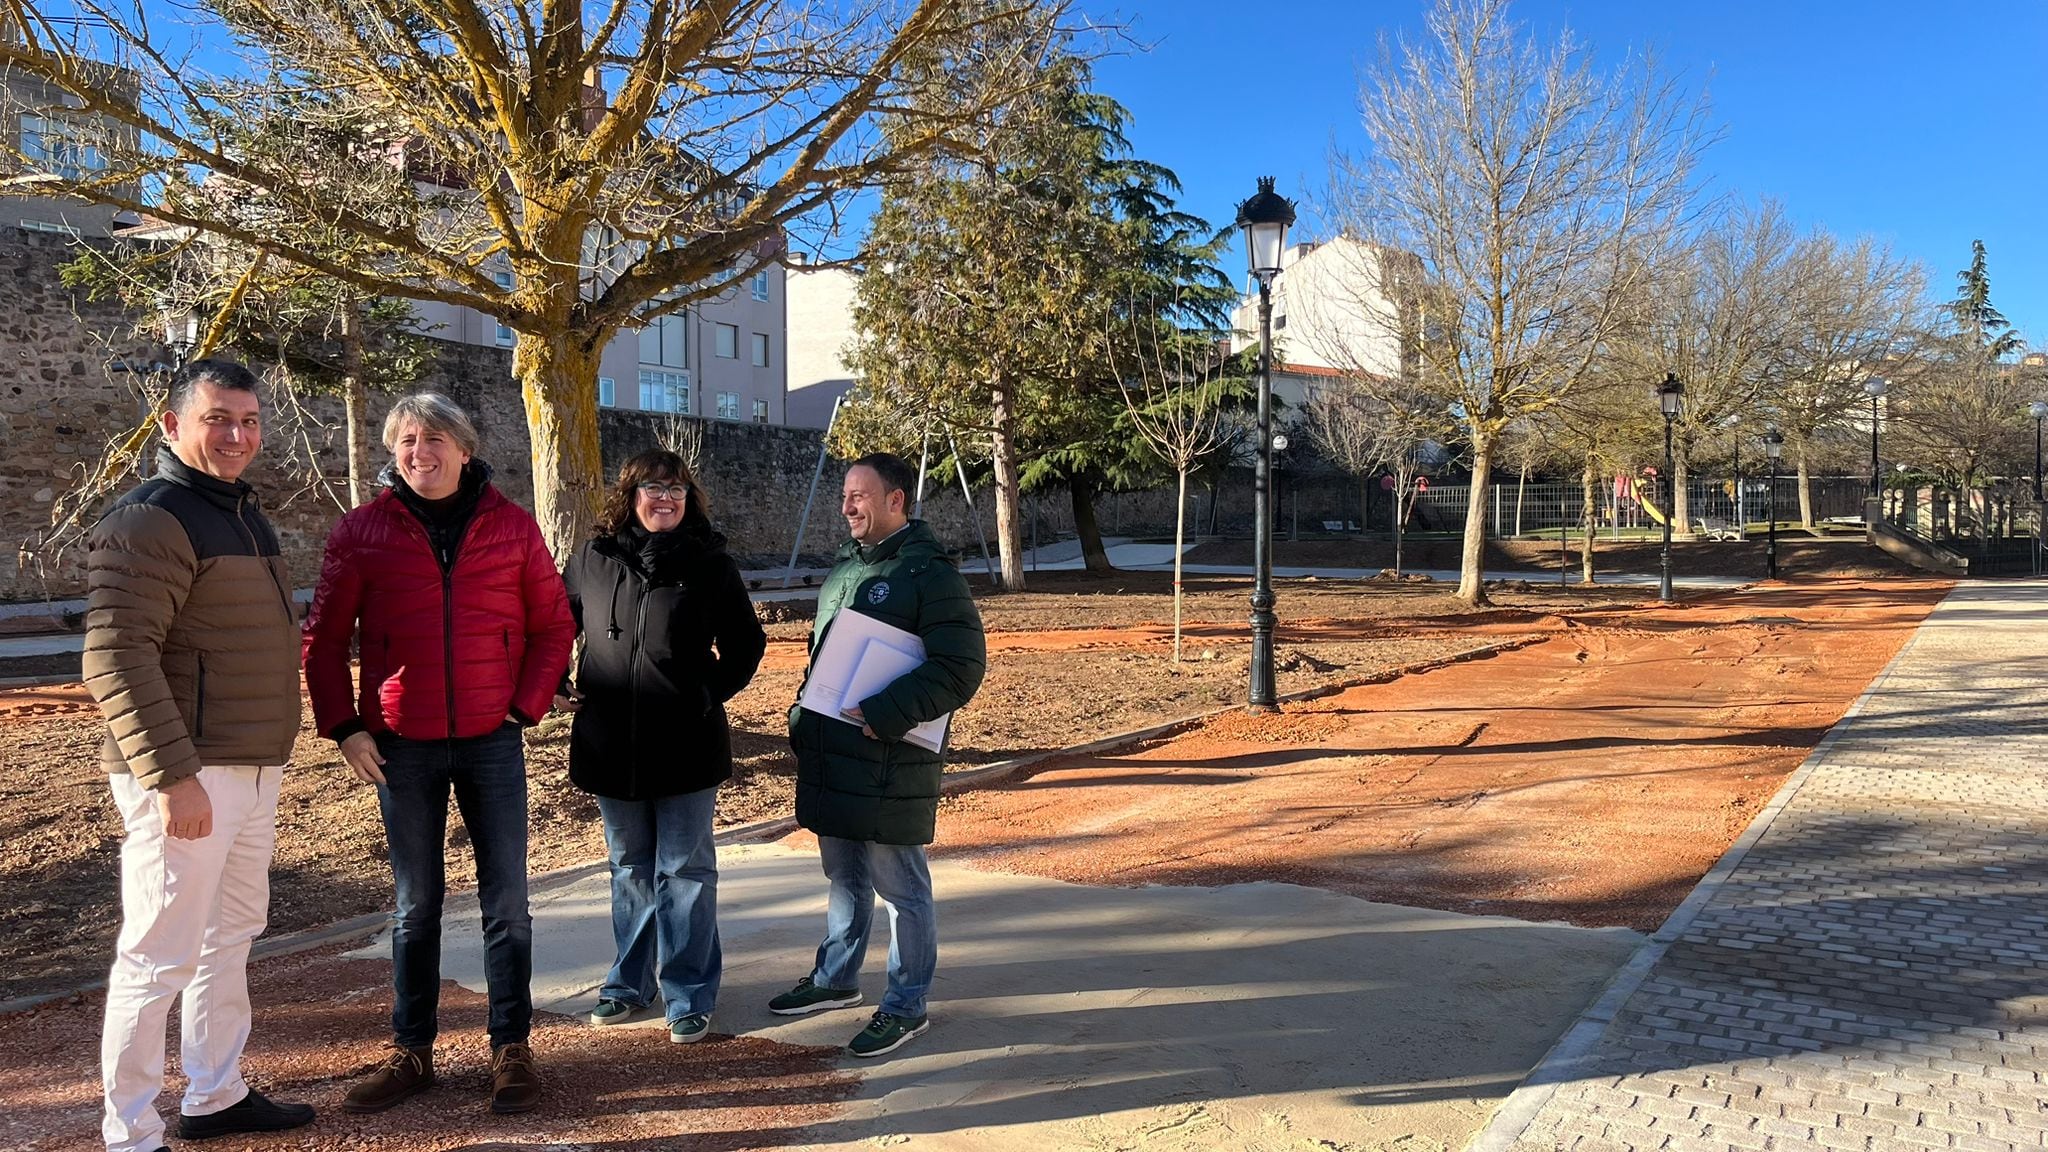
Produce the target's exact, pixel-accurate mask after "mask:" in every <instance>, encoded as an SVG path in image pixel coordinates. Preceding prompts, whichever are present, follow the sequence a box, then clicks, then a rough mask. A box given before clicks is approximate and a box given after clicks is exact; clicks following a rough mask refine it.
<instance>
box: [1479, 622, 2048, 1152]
mask: <svg viewBox="0 0 2048 1152" xmlns="http://www.w3.org/2000/svg"><path fill="white" fill-rule="evenodd" d="M2043 609H2048V587H2042V586H2014V585H2008V586H1979V587H1971V588H1965V589H1960V590H1958V591H1957V592H1956V593H1954V594H1952V595H1951V596H1950V597H1949V598H1948V599H1947V600H1946V601H1944V602H1943V603H1942V605H1941V606H1940V607H1939V608H1937V609H1936V611H1935V612H1934V614H1933V615H1931V616H1930V617H1929V618H1928V620H1927V621H1926V622H1925V623H1924V624H1923V625H1922V627H1921V629H1920V630H1919V632H1918V633H1916V635H1915V636H1914V638H1913V640H1912V641H1911V642H1910V643H1909V644H1908V646H1907V647H1906V648H1905V649H1904V650H1902V651H1901V653H1900V654H1899V656H1898V657H1897V658H1896V659H1895V660H1894V661H1893V663H1892V665H1891V666H1890V667H1889V668H1888V669H1887V670H1886V671H1885V673H1883V674H1882V675H1881V676H1880V677H1879V678H1878V680H1877V681H1876V682H1875V683H1873V685H1872V687H1871V688H1870V690H1869V691H1868V692H1866V694H1865V696H1864V698H1863V699H1862V700H1861V701H1859V703H1858V705H1857V707H1856V708H1855V709H1854V710H1853V711H1852V713H1851V715H1849V716H1848V717H1845V718H1844V720H1843V722H1842V723H1841V724H1840V725H1838V726H1837V728H1836V730H1835V731H1833V732H1831V733H1830V735H1829V738H1828V740H1827V741H1825V742H1824V743H1823V745H1822V746H1821V747H1820V748H1819V749H1816V751H1815V753H1814V755H1813V756H1812V757H1811V758H1809V760H1808V762H1807V764H1806V765H1804V766H1802V768H1801V769H1800V770H1799V772H1798V773H1797V774H1795V776H1794V778H1793V779H1792V780H1790V781H1788V782H1787V785H1786V787H1785V789H1784V790H1782V791H1781V793H1780V797H1779V800H1778V802H1775V811H1774V812H1768V813H1766V814H1765V815H1763V816H1760V817H1759V820H1758V821H1757V823H1756V825H1754V826H1753V827H1752V829H1751V834H1750V835H1746V836H1745V838H1744V840H1745V841H1746V843H1742V842H1739V843H1738V844H1737V846H1736V848H1735V849H1731V851H1730V854H1729V857H1728V858H1726V859H1724V861H1723V862H1722V865H1721V866H1719V867H1717V868H1716V870H1715V873H1713V874H1710V876H1709V878H1708V880H1707V881H1704V882H1703V883H1702V886H1701V889H1700V890H1699V891H1698V892H1696V893H1695V896H1694V898H1693V899H1691V900H1688V901H1687V905H1686V906H1683V907H1681V909H1680V910H1679V912H1678V913H1676V914H1674V916H1673V918H1672V920H1671V922H1670V923H1668V924H1667V925H1666V927H1665V928H1664V929H1663V930H1662V931H1660V932H1659V933H1657V935H1656V936H1654V937H1652V939H1651V941H1650V943H1649V944H1648V945H1646V951H1645V952H1644V953H1643V954H1641V955H1640V956H1639V957H1638V958H1637V959H1636V961H1633V962H1632V963H1631V964H1630V965H1629V966H1628V968H1627V969H1626V970H1625V971H1626V973H1627V974H1628V976H1630V977H1632V978H1633V980H1634V982H1635V983H1634V986H1633V987H1629V986H1628V985H1626V984H1624V983H1620V982H1618V983H1617V984H1616V985H1615V986H1614V987H1613V988H1612V989H1611V990H1610V993H1609V995H1608V996H1606V997H1603V1000H1602V1003H1601V1005H1599V1006H1596V1009H1595V1012H1593V1013H1589V1014H1588V1016H1587V1017H1586V1018H1584V1019H1582V1020H1581V1022H1580V1024H1579V1025H1578V1026H1576V1027H1575V1028H1574V1029H1573V1030H1572V1032H1571V1033H1569V1034H1568V1035H1567V1039H1566V1041H1564V1042H1563V1043H1561V1044H1560V1046H1559V1048H1558V1049H1557V1050H1556V1051H1555V1052H1553V1054H1552V1056H1551V1057H1550V1058H1549V1059H1547V1060H1546V1061H1545V1063H1544V1064H1543V1065H1542V1066H1540V1067H1539V1069H1538V1071H1537V1073H1536V1074H1534V1075H1532V1077H1531V1078H1530V1081H1529V1082H1528V1083H1527V1084H1526V1085H1525V1086H1524V1088H1522V1089H1520V1090H1518V1091H1517V1092H1516V1093H1515V1095H1514V1096H1511V1097H1510V1100H1509V1102H1508V1104H1507V1105H1505V1106H1504V1107H1503V1109H1502V1110H1501V1112H1500V1113H1499V1114H1498V1115H1497V1116H1496V1118H1495V1120H1494V1122H1493V1123H1492V1124H1491V1125H1490V1126H1489V1127H1488V1128H1487V1130H1486V1131H1484V1132H1483V1133H1482V1134H1481V1135H1480V1137H1479V1138H1478V1140H1476V1141H1475V1142H1474V1143H1473V1144H1472V1145H1471V1147H1472V1148H1473V1149H1479V1150H1482V1152H1498V1150H1501V1149H1513V1150H1515V1152H1536V1150H1539V1149H1570V1150H1572V1152H1604V1150H1608V1149H1672V1150H1675V1152H1698V1150H1724V1149H1746V1150H1776V1149H1795V1148H1796V1149H1808V1148H1825V1149H1851V1150H1862V1152H1904V1150H1908V1149H1960V1150H1965V1152H1974V1150H1978V1149H1985V1150H1990V1149H2004V1150H2009V1149H2018V1148H2042V1147H2044V1146H2048V1084H2044V1080H2043V1077H2044V1074H2048V773H2044V772H2043V770H2042V766H2043V765H2044V764H2048V655H2042V654H2040V652H2039V645H2038V644H2037V643H2036V642H2035V637H2034V633H2035V631H2036V630H2037V629H2038V624H2037V623H2036V622H2037V621H2038V620H2039V619H2041V616H2042V611H2043ZM1788 690H1789V691H1796V690H1797V686H1796V682H1795V683H1794V684H1792V685H1789V686H1788ZM1738 853H1739V854H1738ZM1603 1010H1604V1011H1605V1013H1606V1017H1607V1018H1606V1019H1600V1018H1598V1014H1599V1013H1600V1012H1601V1011H1603Z"/></svg>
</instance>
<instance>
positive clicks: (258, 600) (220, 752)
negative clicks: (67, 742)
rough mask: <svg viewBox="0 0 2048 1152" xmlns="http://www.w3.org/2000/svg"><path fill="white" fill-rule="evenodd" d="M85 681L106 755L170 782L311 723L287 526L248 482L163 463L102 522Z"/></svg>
mask: <svg viewBox="0 0 2048 1152" xmlns="http://www.w3.org/2000/svg"><path fill="white" fill-rule="evenodd" d="M86 580H87V587H88V593H87V602H86V603H87V607H86V614H85V686H86V690H87V691H89V692H91V693H92V696H93V699H94V700H97V701H98V702H99V706H100V714H101V715H102V716H104V717H105V718H106V721H107V740H106V743H105V745H104V746H103V747H102V750H101V756H100V762H101V766H102V767H103V768H105V769H106V770H107V771H108V772H133V773H134V774H135V780H136V783H138V784H140V785H142V786H143V787H145V788H162V787H164V786H165V785H167V784H173V783H176V782H177V781H179V780H181V779H184V778H185V777H187V776H191V775H194V774H195V773H197V772H198V771H199V769H200V767H201V766H202V765H207V764H259V765H262V764H283V763H284V762H285V761H286V760H288V759H290V758H291V751H292V740H293V738H294V737H295V736H296V735H297V734H298V730H299V629H298V624H297V621H296V620H295V619H294V616H295V614H294V612H293V611H292V602H291V585H290V581H289V577H288V575H287V571H286V568H285V563H284V558H283V556H282V555H280V554H279V551H278V546H277V534H276V533H275V532H273V531H272V530H271V527H270V522H269V521H268V520H266V519H265V518H264V516H263V512H262V509H261V508H259V507H258V506H257V502H256V494H255V492H254V490H252V489H251V488H250V487H249V485H248V484H247V483H244V482H243V481H240V480H237V481H233V482H229V481H226V480H221V479H218V478H216V477H213V476H208V475H207V474H205V473H204V472H200V471H197V470H196V469H193V468H190V467H187V466H186V464H185V463H184V462H183V461H181V460H179V459H178V458H177V456H176V455H174V454H173V453H172V452H171V451H170V450H169V449H168V448H166V449H164V450H162V451H161V452H159V453H158V455H157V474H156V475H155V476H154V477H152V478H151V479H150V480H148V481H146V482H145V483H143V484H142V485H141V486H140V487H138V488H136V489H135V490H134V491H133V492H130V493H128V494H127V495H126V496H123V497H122V498H121V499H120V501H119V502H117V503H116V504H115V505H114V507H113V509H112V510H111V511H109V512H108V513H107V514H106V516H105V517H103V518H102V519H101V520H100V522H99V524H98V525H97V526H96V527H95V528H94V529H93V532H92V543H91V551H90V552H89V553H88V554H87V558H86Z"/></svg>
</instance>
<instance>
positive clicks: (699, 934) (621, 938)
mask: <svg viewBox="0 0 2048 1152" xmlns="http://www.w3.org/2000/svg"><path fill="white" fill-rule="evenodd" d="M717 803H718V789H716V788H705V789H703V790H701V791H697V792H685V793H683V794H682V795H680V796H664V797H662V798H660V799H658V800H613V799H610V798H609V797H604V796H600V797H598V798H597V808H598V811H599V812H600V813H602V814H603V816H604V842H605V845H606V847H608V848H609V849H610V850H611V851H610V856H611V865H612V942H613V943H614V944H615V945H617V947H618V959H617V960H616V961H614V962H613V964H612V970H611V974H610V975H609V976H607V977H606V978H605V982H604V988H603V990H602V991H600V992H599V993H598V995H599V996H600V997H602V998H604V999H606V1000H619V1001H623V1002H624V1003H627V1004H631V1005H633V1006H634V1007H636V1008H637V1007H644V1006H646V1005H648V1004H652V1003H654V994H655V992H656V990H657V989H658V990H659V991H660V992H661V998H662V1000H664V1001H665V1002H666V1003H667V1005H668V1021H669V1023H671V1024H673V1023H675V1022H676V1021H678V1020H680V1019H682V1018H683V1017H685V1016H697V1015H704V1016H708V1015H710V1014H711V1010H712V1008H713V1007H715V1006H716V1005H717V1003H718V981H719V978H720V976H721V975H722V974H723V972H724V968H725V957H724V953H723V952H722V951H721V950H720V949H719V945H718V854H717V851H716V850H715V849H714V848H713V846H712V843H711V814H712V811H713V809H714V808H715V807H716V806H717Z"/></svg>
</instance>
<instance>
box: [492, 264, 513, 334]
mask: <svg viewBox="0 0 2048 1152" xmlns="http://www.w3.org/2000/svg"><path fill="white" fill-rule="evenodd" d="M491 279H493V280H496V281H497V282H498V287H500V288H503V289H504V290H505V291H507V292H510V291H511V290H512V272H511V270H510V269H505V270H501V271H498V272H493V273H491ZM496 339H497V342H498V347H500V348H510V347H511V346H512V345H514V344H516V343H518V342H519V334H518V333H516V332H514V331H512V329H511V328H510V327H509V326H507V325H506V324H505V322H504V321H502V320H500V321H498V332H497V337H496Z"/></svg>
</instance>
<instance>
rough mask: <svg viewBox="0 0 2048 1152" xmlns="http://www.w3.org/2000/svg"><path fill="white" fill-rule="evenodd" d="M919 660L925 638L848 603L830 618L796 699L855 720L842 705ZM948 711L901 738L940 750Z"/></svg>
mask: <svg viewBox="0 0 2048 1152" xmlns="http://www.w3.org/2000/svg"><path fill="white" fill-rule="evenodd" d="M922 663H924V641H922V640H920V639H918V637H917V635H916V634H915V633H912V632H905V631H904V630H903V629H901V628H896V627H893V626H891V625H888V624H884V623H882V622H881V621H880V620H877V619H875V618H874V617H872V616H865V615H862V614H861V613H859V612H855V611H853V610H851V609H842V610H841V611H840V613H839V614H838V615H837V616H834V617H833V618H832V626H831V627H830V628H829V629H827V630H826V632H825V642H824V643H823V644H820V645H819V646H818V651H817V653H816V654H814V655H813V656H812V657H811V675H810V679H809V681H808V682H806V683H805V685H804V694H803V698H802V699H800V700H798V701H797V703H798V704H799V705H800V706H802V707H804V708H807V709H809V710H810V711H812V712H816V713H818V714H819V715H822V716H830V717H831V718H832V719H834V720H837V721H839V722H840V723H842V724H853V725H856V726H858V725H859V721H856V720H852V719H849V718H848V717H847V716H846V710H847V709H849V708H858V707H859V706H860V702H861V701H863V700H865V699H867V698H868V697H870V696H873V695H875V694H876V693H877V692H880V691H882V690H883V689H884V688H887V687H888V686H889V685H891V684H893V683H895V682H896V680H897V679H898V678H899V677H901V676H903V675H904V674H905V673H907V672H910V671H911V670H913V669H915V668H916V667H917V666H918V665H920V664H922ZM951 719H952V715H951V714H950V713H948V714H947V715H945V716H940V717H938V718H937V719H934V720H928V721H926V722H925V723H923V724H919V725H918V726H917V727H915V728H912V729H911V730H910V731H909V732H908V733H906V734H905V735H904V737H903V739H904V740H905V741H907V742H909V743H912V744H915V745H917V746H919V747H920V748H929V749H931V750H932V751H934V752H938V751H942V750H943V748H944V746H945V742H946V725H947V722H948V721H950V720H951Z"/></svg>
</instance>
